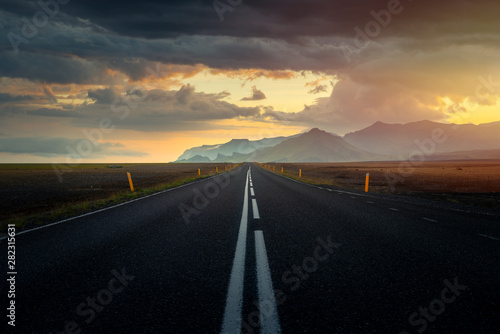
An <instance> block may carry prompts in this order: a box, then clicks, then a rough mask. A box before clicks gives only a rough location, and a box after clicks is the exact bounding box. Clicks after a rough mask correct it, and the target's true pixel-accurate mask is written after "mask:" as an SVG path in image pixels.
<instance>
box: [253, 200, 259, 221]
mask: <svg viewBox="0 0 500 334" xmlns="http://www.w3.org/2000/svg"><path fill="white" fill-rule="evenodd" d="M252 209H253V219H260V216H259V207H258V206H257V200H256V199H255V198H252Z"/></svg>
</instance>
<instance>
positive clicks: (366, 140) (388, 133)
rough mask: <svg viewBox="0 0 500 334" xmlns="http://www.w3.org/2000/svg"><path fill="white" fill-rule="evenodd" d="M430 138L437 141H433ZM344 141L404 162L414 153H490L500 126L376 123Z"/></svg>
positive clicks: (499, 139) (498, 140) (498, 138)
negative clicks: (480, 151)
mask: <svg viewBox="0 0 500 334" xmlns="http://www.w3.org/2000/svg"><path fill="white" fill-rule="evenodd" d="M433 136H434V137H435V138H439V140H437V141H436V140H434V138H433ZM344 139H345V140H346V141H347V142H348V143H350V144H351V145H354V146H356V147H358V148H360V149H362V150H365V151H369V152H373V153H377V154H384V155H392V156H395V157H399V158H401V156H402V157H403V159H406V158H407V157H408V155H410V154H411V153H412V152H413V151H415V150H417V151H418V150H420V151H422V150H423V151H425V152H424V153H429V154H435V153H443V152H456V151H475V150H493V149H497V148H500V122H495V123H489V124H481V125H473V124H463V125H455V124H442V123H436V122H431V121H420V122H413V123H407V124H386V123H382V122H376V123H374V124H373V125H371V126H369V127H367V128H365V129H363V130H359V131H356V132H351V133H348V134H346V135H345V136H344ZM431 141H433V142H434V144H433V143H432V142H431Z"/></svg>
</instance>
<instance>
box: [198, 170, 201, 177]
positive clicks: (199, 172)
mask: <svg viewBox="0 0 500 334" xmlns="http://www.w3.org/2000/svg"><path fill="white" fill-rule="evenodd" d="M200 175H201V171H200V169H199V168H198V176H200Z"/></svg>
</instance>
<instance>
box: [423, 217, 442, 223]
mask: <svg viewBox="0 0 500 334" xmlns="http://www.w3.org/2000/svg"><path fill="white" fill-rule="evenodd" d="M422 219H423V220H427V221H428V222H433V223H437V222H438V221H437V220H434V219H430V218H425V217H423V218H422Z"/></svg>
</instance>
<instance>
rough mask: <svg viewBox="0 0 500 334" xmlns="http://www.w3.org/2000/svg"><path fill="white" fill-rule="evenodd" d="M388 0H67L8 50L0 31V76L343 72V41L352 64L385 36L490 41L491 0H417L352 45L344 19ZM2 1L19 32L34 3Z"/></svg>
mask: <svg viewBox="0 0 500 334" xmlns="http://www.w3.org/2000/svg"><path fill="white" fill-rule="evenodd" d="M388 3H398V1H397V0H383V1H381V0H377V1H371V0H370V1H369V0H363V1H356V2H352V1H347V0H340V1H327V0H323V1H320V0H313V1H307V2H306V1H298V0H294V1H281V0H278V1H244V2H243V3H242V4H241V5H240V6H238V7H237V8H235V10H234V11H233V12H226V14H225V15H226V16H227V19H226V20H225V21H224V22H220V21H219V19H218V16H217V14H216V12H215V10H214V8H213V5H212V4H213V2H212V1H169V2H165V1H141V2H138V1H120V2H117V1H96V0H91V1H70V2H69V3H68V4H66V5H60V6H59V13H58V14H57V15H56V16H54V17H53V18H51V19H50V20H49V23H48V24H47V25H46V26H44V27H42V28H40V29H39V30H40V31H39V32H38V34H37V35H36V36H35V37H34V38H32V39H31V38H30V39H29V42H28V43H26V44H20V45H19V50H20V52H19V53H18V54H14V53H10V52H6V51H7V50H12V47H11V45H10V43H9V41H8V39H7V38H3V39H0V50H4V51H3V52H1V54H0V76H8V77H19V78H26V79H30V80H40V81H44V82H54V83H69V82H74V83H90V82H92V83H99V84H109V83H110V80H111V79H110V78H109V73H107V72H106V69H108V68H109V69H114V70H118V71H120V72H122V73H124V74H126V75H127V76H128V77H129V78H131V79H132V80H139V79H141V78H144V77H145V76H148V75H150V73H149V72H148V70H147V69H148V67H149V68H152V67H154V66H153V65H154V62H161V63H169V64H188V65H194V64H205V65H207V66H209V67H212V68H220V69H239V68H262V69H269V70H277V69H280V70H282V69H292V70H298V71H300V70H315V71H332V72H338V71H344V72H345V71H349V70H350V69H351V68H352V67H353V66H354V65H353V64H349V63H348V62H346V58H345V52H346V49H345V46H349V47H350V48H351V49H349V50H350V51H349V52H354V53H353V54H351V55H350V56H349V57H351V58H353V59H355V60H356V61H357V62H356V64H359V63H364V62H367V61H369V60H371V59H373V58H375V57H380V56H387V51H388V50H389V49H388V46H387V42H389V43H390V44H391V51H392V50H401V51H402V52H408V53H412V52H415V51H416V50H436V49H439V48H443V47H448V46H450V45H455V46H456V45H475V46H479V45H497V46H498V45H500V40H499V39H498V38H497V37H495V35H494V34H495V33H498V32H500V25H498V24H497V18H496V15H494V14H493V13H495V12H496V13H498V12H499V11H500V3H497V2H494V1H481V2H474V3H472V2H468V1H461V2H459V3H457V2H455V1H451V0H446V1H440V2H435V1H429V0H420V1H413V2H409V1H401V2H400V5H399V8H401V12H400V13H399V14H397V15H396V14H394V15H391V17H390V24H387V25H386V26H385V25H384V27H381V29H380V32H379V34H377V36H375V37H374V38H372V41H373V42H375V43H371V45H368V46H366V47H363V48H355V45H354V36H355V34H356V32H355V30H354V28H355V27H359V28H360V29H361V30H364V28H365V25H366V24H367V23H368V22H370V21H372V22H374V21H375V20H376V19H375V18H374V17H373V12H375V13H379V14H380V13H381V11H385V12H386V13H387V7H388ZM2 10H3V11H4V13H7V14H8V15H7V16H8V21H9V25H7V26H5V27H4V28H3V29H1V28H0V32H1V34H2V35H4V36H7V34H8V33H9V32H14V33H16V34H19V35H21V26H22V24H21V23H20V19H21V18H22V17H26V18H28V19H30V18H31V17H32V16H33V14H34V13H35V12H36V11H40V10H41V8H40V6H39V5H38V4H37V3H36V1H22V2H19V1H12V0H9V1H5V5H3V6H2ZM30 15H31V17H30ZM383 19H385V18H383ZM13 22H14V23H13ZM15 22H18V23H17V25H16V23H15ZM242 37H244V38H242ZM395 41H396V42H397V43H395ZM74 56H76V57H74ZM106 80H107V81H106Z"/></svg>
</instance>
